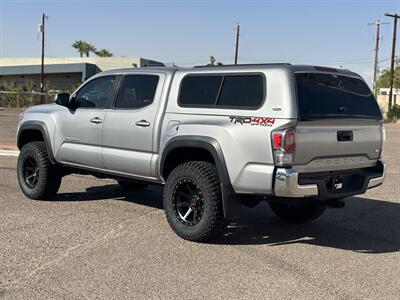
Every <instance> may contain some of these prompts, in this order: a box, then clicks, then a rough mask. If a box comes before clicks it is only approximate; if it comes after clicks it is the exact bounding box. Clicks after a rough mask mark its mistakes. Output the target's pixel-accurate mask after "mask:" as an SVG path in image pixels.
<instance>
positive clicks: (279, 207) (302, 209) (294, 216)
mask: <svg viewBox="0 0 400 300" xmlns="http://www.w3.org/2000/svg"><path fill="white" fill-rule="evenodd" d="M294 201H295V200H294ZM269 205H270V206H271V209H272V211H273V212H274V213H275V215H276V216H278V217H279V218H280V219H282V220H283V221H285V222H289V223H304V222H309V221H312V220H315V219H316V218H318V217H319V216H321V215H322V214H323V212H324V211H325V209H326V206H325V205H323V204H321V203H310V204H297V203H296V204H288V203H278V202H270V203H269Z"/></svg>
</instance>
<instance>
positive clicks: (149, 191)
mask: <svg viewBox="0 0 400 300" xmlns="http://www.w3.org/2000/svg"><path fill="white" fill-rule="evenodd" d="M110 199H114V201H128V202H132V203H136V204H140V205H146V206H149V207H154V208H158V209H163V203H162V188H160V187H158V186H148V187H146V188H144V189H143V190H139V191H132V192H130V191H129V192H127V191H125V190H123V189H122V188H121V187H120V186H119V185H118V184H109V185H103V186H93V187H89V188H87V189H86V192H74V193H59V194H57V196H56V198H54V199H53V200H52V201H71V202H75V201H77V202H79V201H97V200H110Z"/></svg>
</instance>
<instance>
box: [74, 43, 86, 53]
mask: <svg viewBox="0 0 400 300" xmlns="http://www.w3.org/2000/svg"><path fill="white" fill-rule="evenodd" d="M85 44H86V42H84V41H82V40H79V41H75V42H74V43H73V44H72V47H73V48H75V49H76V50H78V52H79V55H80V56H81V57H83V54H84V53H85V50H84V49H85Z"/></svg>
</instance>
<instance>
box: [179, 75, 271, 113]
mask: <svg viewBox="0 0 400 300" xmlns="http://www.w3.org/2000/svg"><path fill="white" fill-rule="evenodd" d="M264 86H265V84H264V77H263V76H262V75H259V74H225V75H210V74H207V75H197V74H196V75H188V76H186V77H185V78H184V79H183V80H182V83H181V90H180V95H179V100H178V102H179V105H180V106H183V107H208V108H232V109H233V108H241V109H257V108H258V107H259V106H260V105H261V104H262V103H263V101H264V98H265V88H264Z"/></svg>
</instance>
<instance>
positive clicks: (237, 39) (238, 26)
mask: <svg viewBox="0 0 400 300" xmlns="http://www.w3.org/2000/svg"><path fill="white" fill-rule="evenodd" d="M239 32H240V25H239V24H237V25H236V45H235V65H237V62H238V54H239Z"/></svg>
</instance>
